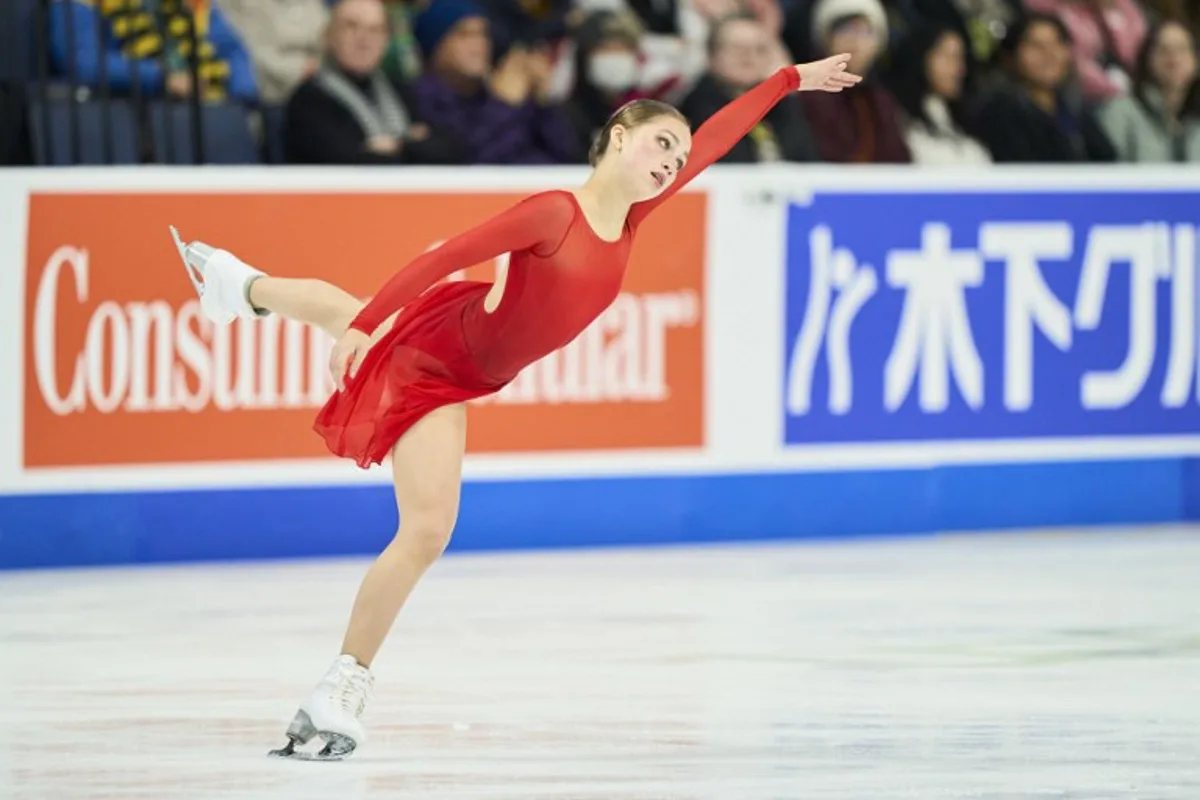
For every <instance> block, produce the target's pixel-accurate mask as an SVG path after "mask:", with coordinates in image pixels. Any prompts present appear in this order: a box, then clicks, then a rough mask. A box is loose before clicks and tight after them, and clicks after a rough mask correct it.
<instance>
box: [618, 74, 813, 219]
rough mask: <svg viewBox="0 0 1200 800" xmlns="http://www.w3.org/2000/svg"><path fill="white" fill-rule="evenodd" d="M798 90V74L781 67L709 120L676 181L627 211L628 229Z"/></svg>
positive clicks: (697, 136) (686, 183) (695, 138)
mask: <svg viewBox="0 0 1200 800" xmlns="http://www.w3.org/2000/svg"><path fill="white" fill-rule="evenodd" d="M799 88H800V73H799V72H797V71H796V68H795V67H784V68H783V69H780V70H777V71H776V72H775V74H773V75H772V76H771V77H769V78H767V79H766V80H765V81H763V82H762V83H760V84H758V85H757V86H755V87H754V88H753V89H751V90H749V91H748V92H745V93H743V94H742V95H741V96H740V97H738V98H737V99H735V100H733V101H732V102H730V103H728V104H726V105H725V106H724V107H723V108H722V109H721V110H720V111H718V112H717V113H716V114H713V115H712V116H711V117H709V119H708V121H707V122H705V123H704V124H703V125H701V126H700V127H699V129H697V130H696V133H695V135H693V136H692V152H691V154H690V155H689V156H688V160H687V163H685V164H684V165H683V169H682V170H680V171H679V175H678V177H676V178H675V182H674V183H672V184H671V185H670V186H669V187H667V189H666V191H664V192H663V193H662V194H660V195H658V196H657V197H654V198H652V199H650V200H645V201H643V202H641V203H637V204H636V205H634V207H633V208H632V209H630V211H629V224H630V226H631V227H634V228H636V227H637V226H638V225H640V224H641V222H642V220H644V219H645V218H646V216H647V215H648V214H649V213H650V212H651V211H653V210H654V209H656V208H658V206H659V205H661V204H662V203H663V202H665V201H666V200H667V199H669V198H670V197H671V196H672V195H674V194H675V193H676V192H678V191H679V190H680V189H682V188H683V187H684V186H687V185H688V183H690V182H691V180H692V179H693V178H695V177H696V176H697V175H699V174H700V173H701V172H703V171H704V170H705V169H707V168H708V167H709V166H710V165H711V164H714V163H716V162H717V161H719V160H720V159H721V157H722V156H724V155H725V154H726V153H728V152H729V151H730V150H731V149H732V148H733V146H734V145H736V144H737V143H738V142H740V141H741V140H742V137H743V136H745V135H746V134H747V133H749V132H750V131H751V130H753V128H754V126H755V125H757V124H758V123H759V122H761V121H762V118H763V117H765V116H766V115H767V112H769V111H770V110H771V109H772V108H774V107H775V104H776V103H778V102H779V101H780V100H782V99H783V98H784V97H786V96H787V95H788V94H790V93H791V92H794V91H796V90H797V89H799Z"/></svg>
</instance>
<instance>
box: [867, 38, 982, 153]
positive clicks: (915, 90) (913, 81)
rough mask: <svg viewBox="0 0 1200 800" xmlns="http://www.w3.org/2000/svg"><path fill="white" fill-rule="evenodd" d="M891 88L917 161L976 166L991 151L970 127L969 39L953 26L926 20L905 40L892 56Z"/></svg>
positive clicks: (971, 126) (906, 137) (972, 126)
mask: <svg viewBox="0 0 1200 800" xmlns="http://www.w3.org/2000/svg"><path fill="white" fill-rule="evenodd" d="M890 75H891V85H892V91H893V93H894V95H895V97H896V99H897V101H899V103H900V107H901V109H903V111H904V113H905V116H906V120H905V126H904V137H905V141H906V142H907V143H908V149H909V151H910V152H911V153H912V157H913V163H916V164H932V165H959V166H972V165H979V164H989V163H991V160H992V156H991V154H990V153H989V152H988V151H987V149H986V148H984V146H983V145H982V144H980V142H979V141H978V139H976V138H975V137H974V136H973V135H972V133H971V132H973V131H974V130H975V126H974V125H973V124H972V123H971V120H970V118H969V115H968V110H967V109H968V108H969V103H968V102H967V101H966V100H965V98H964V96H963V95H964V83H963V82H964V79H965V78H966V75H967V53H966V44H965V42H963V39H962V36H961V35H960V34H959V33H958V31H956V30H955V29H954V28H950V27H946V26H943V25H926V26H924V27H921V28H917V29H915V30H913V31H912V32H911V33H909V34H908V35H907V36H905V37H904V39H903V40H901V42H900V44H899V46H898V47H897V48H896V52H895V53H894V54H893V56H892V69H891V72H890Z"/></svg>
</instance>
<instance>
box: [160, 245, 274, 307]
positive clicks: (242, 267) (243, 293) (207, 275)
mask: <svg viewBox="0 0 1200 800" xmlns="http://www.w3.org/2000/svg"><path fill="white" fill-rule="evenodd" d="M171 237H172V238H173V239H174V240H175V247H176V248H177V249H178V250H179V257H180V258H182V259H183V266H184V267H185V268H186V269H187V271H188V277H189V278H191V280H192V285H193V286H195V287H196V293H197V294H199V295H200V310H201V311H203V312H204V316H206V317H208V318H209V319H210V320H212V321H213V322H215V323H217V324H218V325H227V324H229V323H230V322H233V321H234V320H235V319H237V318H239V317H241V318H242V319H258V318H259V317H265V316H267V313H268V312H266V311H260V310H259V309H256V308H254V306H252V305H250V299H249V290H250V283H251V282H252V281H253V280H254V279H255V278H260V277H262V276H263V275H264V274H265V273H263V272H262V271H261V270H257V269H255V268H254V267H252V266H250V265H249V264H246V263H245V262H243V261H242V260H241V259H239V258H238V257H237V256H235V255H233V253H230V252H229V251H228V250H218V249H217V248H215V247H212V246H211V245H207V244H205V243H204V242H191V243H190V244H184V243H183V240H182V239H180V238H179V233H178V231H176V230H175V228H174V227H172V228H171Z"/></svg>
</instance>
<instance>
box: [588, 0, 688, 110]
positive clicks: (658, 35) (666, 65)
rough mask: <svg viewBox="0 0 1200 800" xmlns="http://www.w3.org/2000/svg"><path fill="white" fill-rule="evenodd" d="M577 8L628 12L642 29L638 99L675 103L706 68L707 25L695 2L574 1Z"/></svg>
mask: <svg viewBox="0 0 1200 800" xmlns="http://www.w3.org/2000/svg"><path fill="white" fill-rule="evenodd" d="M576 7H577V8H584V9H586V10H587V11H588V12H593V11H600V10H622V11H625V10H627V11H629V12H631V13H632V14H634V16H636V17H637V18H638V21H639V22H640V24H641V28H642V37H641V51H642V56H643V57H644V61H643V64H642V81H641V93H640V95H639V96H640V97H651V98H654V99H657V100H664V101H666V102H670V103H675V102H678V101H679V100H681V99H682V98H683V97H684V95H686V94H687V92H688V91H689V90H690V89H691V87H692V85H693V84H695V82H696V80H697V79H699V77H700V75H702V74H703V73H704V70H705V69H706V68H707V63H706V58H705V53H704V48H705V42H706V40H707V37H708V24H707V22H706V21H705V18H704V13H703V8H702V6H701V4H700V3H697V2H695V0H577V3H576Z"/></svg>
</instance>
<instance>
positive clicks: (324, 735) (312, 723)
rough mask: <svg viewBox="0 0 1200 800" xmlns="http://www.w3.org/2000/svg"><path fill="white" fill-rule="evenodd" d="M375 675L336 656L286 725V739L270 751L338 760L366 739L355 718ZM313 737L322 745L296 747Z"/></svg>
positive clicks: (283, 755)
mask: <svg viewBox="0 0 1200 800" xmlns="http://www.w3.org/2000/svg"><path fill="white" fill-rule="evenodd" d="M374 688H375V676H374V675H372V674H371V671H370V670H369V669H367V668H366V667H364V666H361V665H360V664H359V663H358V662H357V661H355V660H354V657H353V656H345V655H344V656H340V657H339V658H338V660H337V661H335V662H333V666H331V667H330V668H329V671H328V672H326V673H325V677H324V678H322V679H321V682H320V683H318V684H317V687H316V688H315V689H313V692H312V694H311V695H309V697H308V699H307V700H305V701H304V703H302V704H301V706H300V710H299V711H297V712H296V716H295V717H294V718H293V719H292V724H291V725H289V726H288V729H287V738H288V743H287V744H286V745H284V746H283V747H282V748H281V749H279V750H272V751H271V753H270V754H271V755H273V756H278V757H280V758H299V759H304V760H308V761H340V760H342V759H344V758H346V757H347V756H349V755H350V754H351V753H353V752H354V751H355V750H356V749H357V748H359V747H361V746H362V744H363V743H364V742H365V741H366V740H367V731H366V728H364V727H363V724H362V722H360V721H359V718H360V717H361V716H362V714H363V711H364V710H365V709H366V706H367V702H368V701H369V700H370V699H371V693H372V690H373V689H374ZM313 739H320V740H321V742H322V743H323V744H324V747H323V748H322V749H321V750H320V751H319V752H316V753H311V752H305V751H300V750H297V749H296V748H297V747H300V746H303V745H306V744H308V743H309V742H310V741H312V740H313Z"/></svg>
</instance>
